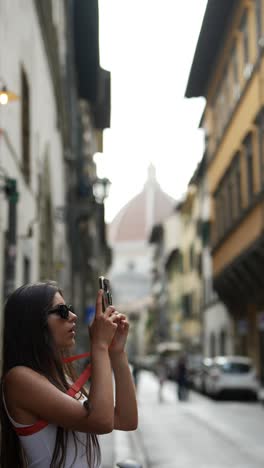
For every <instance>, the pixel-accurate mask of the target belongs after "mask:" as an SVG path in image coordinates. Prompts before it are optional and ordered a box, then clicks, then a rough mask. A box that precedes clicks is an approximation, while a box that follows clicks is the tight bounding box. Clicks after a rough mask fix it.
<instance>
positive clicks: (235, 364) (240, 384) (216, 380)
mask: <svg viewBox="0 0 264 468" xmlns="http://www.w3.org/2000/svg"><path fill="white" fill-rule="evenodd" d="M204 389H205V392H206V393H207V394H208V395H210V396H215V397H217V396H219V395H220V394H221V393H223V392H232V393H242V392H243V393H247V394H250V395H252V396H253V397H254V398H255V399H257V398H258V393H259V390H260V383H259V380H258V378H257V374H256V369H255V368H254V366H253V364H252V361H251V359H250V358H248V357H244V356H217V357H215V358H213V359H212V360H211V362H210V364H209V367H208V370H207V372H206V374H205V376H204Z"/></svg>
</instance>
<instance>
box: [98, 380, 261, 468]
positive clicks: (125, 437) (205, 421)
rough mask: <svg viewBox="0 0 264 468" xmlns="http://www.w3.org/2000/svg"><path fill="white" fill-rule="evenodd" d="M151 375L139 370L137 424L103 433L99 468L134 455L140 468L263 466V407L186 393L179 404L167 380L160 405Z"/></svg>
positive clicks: (257, 404)
mask: <svg viewBox="0 0 264 468" xmlns="http://www.w3.org/2000/svg"><path fill="white" fill-rule="evenodd" d="M157 394H158V384H157V380H156V378H155V377H154V376H153V375H152V374H150V373H148V372H142V373H141V376H140V381H139V388H138V403H139V428H138V430H137V431H134V432H132V433H128V434H126V433H120V432H119V431H115V432H114V434H111V435H109V436H108V435H107V436H103V462H104V463H103V468H112V467H113V462H114V460H121V459H125V458H128V457H129V456H130V458H134V459H137V460H139V461H140V462H141V463H142V465H143V468H229V467H230V468H231V467H232V468H263V466H264V444H263V434H264V407H263V406H262V405H261V404H259V403H251V402H239V401H213V400H210V399H208V398H205V397H204V396H201V395H199V394H196V393H194V392H191V395H190V399H189V401H188V402H184V403H183V402H178V401H177V399H176V389H175V385H174V384H173V383H172V382H167V383H166V384H165V386H164V392H163V396H164V398H163V402H162V403H159V402H158V398H157Z"/></svg>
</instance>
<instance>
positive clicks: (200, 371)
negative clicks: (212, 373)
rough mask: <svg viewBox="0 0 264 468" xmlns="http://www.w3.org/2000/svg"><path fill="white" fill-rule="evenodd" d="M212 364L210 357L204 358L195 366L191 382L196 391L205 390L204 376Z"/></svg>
mask: <svg viewBox="0 0 264 468" xmlns="http://www.w3.org/2000/svg"><path fill="white" fill-rule="evenodd" d="M211 365H212V359H211V358H204V359H203V360H202V361H201V362H200V364H199V365H198V366H197V368H196V369H195V372H194V375H193V378H192V382H193V388H194V389H195V390H197V391H198V392H202V393H204V392H205V379H206V376H207V375H208V372H209V369H210V366H211Z"/></svg>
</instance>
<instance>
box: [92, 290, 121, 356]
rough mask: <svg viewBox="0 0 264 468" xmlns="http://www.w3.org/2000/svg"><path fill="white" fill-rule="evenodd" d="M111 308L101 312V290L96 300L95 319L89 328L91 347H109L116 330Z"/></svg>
mask: <svg viewBox="0 0 264 468" xmlns="http://www.w3.org/2000/svg"><path fill="white" fill-rule="evenodd" d="M114 312H115V308H114V307H113V306H109V307H107V309H106V310H105V312H103V290H102V289H100V290H99V291H98V294H97V299H96V309H95V317H94V320H93V323H92V325H91V326H90V327H89V331H90V338H91V342H92V345H101V346H105V347H107V348H108V347H109V346H110V344H111V341H112V339H113V337H114V334H115V332H116V329H117V323H115V320H116V315H115V313H114Z"/></svg>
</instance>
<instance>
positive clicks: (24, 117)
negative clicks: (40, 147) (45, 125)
mask: <svg viewBox="0 0 264 468" xmlns="http://www.w3.org/2000/svg"><path fill="white" fill-rule="evenodd" d="M21 133H22V135H21V140H22V171H23V175H24V177H25V181H26V182H27V184H29V183H30V96H29V84H28V79H27V75H26V73H25V71H24V70H23V69H22V70H21Z"/></svg>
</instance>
